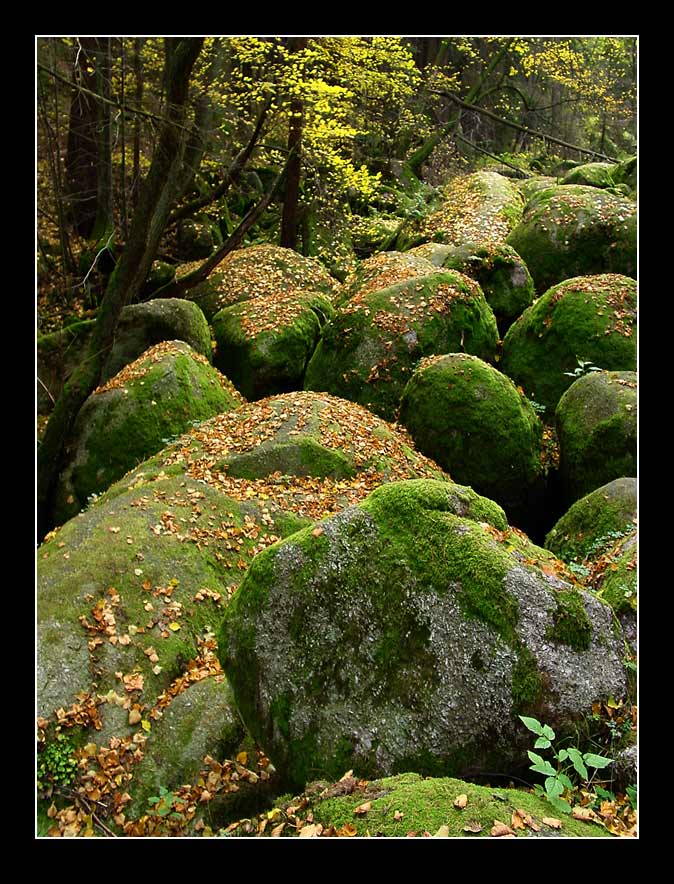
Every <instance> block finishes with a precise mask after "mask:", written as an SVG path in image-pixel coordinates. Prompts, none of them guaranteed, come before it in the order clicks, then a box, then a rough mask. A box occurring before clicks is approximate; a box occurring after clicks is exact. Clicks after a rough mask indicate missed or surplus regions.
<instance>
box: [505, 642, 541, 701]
mask: <svg viewBox="0 0 674 884" xmlns="http://www.w3.org/2000/svg"><path fill="white" fill-rule="evenodd" d="M542 694H543V677H542V675H541V672H540V669H539V668H538V664H537V662H536V659H535V658H534V655H533V654H532V653H531V651H530V650H529V649H528V648H527V647H525V646H524V645H520V647H519V649H518V653H517V663H516V665H515V668H514V669H513V676H512V698H513V713H514V714H515V715H531V714H532V713H533V712H534V711H536V710H537V709H538V708H539V705H540V701H541V697H542Z"/></svg>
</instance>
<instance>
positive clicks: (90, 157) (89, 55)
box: [66, 37, 99, 239]
mask: <svg viewBox="0 0 674 884" xmlns="http://www.w3.org/2000/svg"><path fill="white" fill-rule="evenodd" d="M98 44H99V39H98V37H80V38H78V40H77V46H76V55H75V69H74V73H73V79H74V80H75V82H76V83H77V84H78V85H80V86H84V87H85V88H86V89H89V90H90V91H91V92H95V91H96V85H97V83H96V79H97V76H96V67H97V58H96V56H97V50H98ZM96 105H97V102H96V101H95V99H94V98H92V97H91V96H90V95H87V94H86V93H84V92H80V91H79V90H77V89H75V90H73V96H72V100H71V103H70V124H69V128H68V151H67V156H66V189H67V193H68V197H69V201H70V215H71V218H72V221H73V225H74V227H75V230H76V231H77V232H78V233H79V234H80V235H81V236H84V237H85V238H87V239H88V238H89V236H90V235H91V231H92V230H93V227H94V222H95V220H96V193H97V184H98V139H97V137H96V122H97V106H96Z"/></svg>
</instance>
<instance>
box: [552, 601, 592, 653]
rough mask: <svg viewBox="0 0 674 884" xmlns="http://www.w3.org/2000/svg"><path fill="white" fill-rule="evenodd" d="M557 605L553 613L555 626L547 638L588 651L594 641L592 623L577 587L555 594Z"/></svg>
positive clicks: (575, 648)
mask: <svg viewBox="0 0 674 884" xmlns="http://www.w3.org/2000/svg"><path fill="white" fill-rule="evenodd" d="M555 601H556V603H557V607H556V609H555V611H554V613H553V615H552V618H553V626H552V627H551V628H550V630H549V631H548V632H547V633H546V638H549V639H552V640H553V641H556V642H561V643H562V644H565V645H568V646H569V647H570V648H573V649H574V650H576V651H586V650H587V649H588V648H589V647H590V642H591V641H592V624H591V623H590V618H589V617H588V616H587V612H586V610H585V607H584V605H583V599H582V596H581V595H580V593H579V592H578V591H577V590H575V589H568V590H560V591H558V592H557V593H556V594H555Z"/></svg>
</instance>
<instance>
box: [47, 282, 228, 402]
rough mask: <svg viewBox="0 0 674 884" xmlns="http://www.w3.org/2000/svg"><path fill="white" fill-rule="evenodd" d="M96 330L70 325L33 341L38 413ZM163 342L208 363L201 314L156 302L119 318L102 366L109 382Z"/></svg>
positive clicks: (88, 324)
mask: <svg viewBox="0 0 674 884" xmlns="http://www.w3.org/2000/svg"><path fill="white" fill-rule="evenodd" d="M95 325H96V320H95V319H89V320H84V321H82V322H77V323H74V324H73V325H70V326H68V327H67V328H64V329H62V330H61V331H58V332H53V333H51V334H48V335H42V336H40V337H39V338H38V341H37V366H38V368H37V373H38V377H39V379H40V381H38V398H37V401H38V412H39V413H40V414H47V413H49V412H50V411H51V409H52V408H53V404H54V403H53V400H56V399H57V398H58V397H59V396H60V394H61V391H62V390H63V385H64V383H65V381H66V380H67V378H68V377H69V376H70V374H71V373H72V371H73V370H74V369H75V368H76V367H77V365H79V363H80V362H81V360H82V358H83V354H84V353H85V351H86V348H87V346H88V345H89V341H90V340H91V336H92V335H93V333H94V327H95ZM162 341H185V343H187V344H189V345H190V347H192V349H193V350H195V351H196V352H197V353H201V354H202V356H205V357H206V358H207V359H208V360H209V361H210V360H211V359H212V353H211V333H210V330H209V328H208V323H207V322H206V318H205V316H204V314H203V313H202V311H201V310H200V309H199V308H198V307H197V306H196V304H192V303H191V302H190V301H184V300H182V299H181V298H155V299H153V300H151V301H147V302H145V303H143V304H131V305H129V306H128V307H125V308H124V309H123V310H122V312H121V315H120V318H119V323H118V325H117V329H116V331H115V339H114V341H113V345H112V350H111V351H110V355H109V357H108V359H107V360H106V362H105V365H104V366H103V371H102V380H103V381H107V380H109V379H110V378H111V377H113V376H114V375H116V374H117V372H118V371H121V369H122V368H124V366H125V365H128V364H129V363H130V362H133V361H134V359H137V358H138V357H139V356H141V355H142V354H143V353H144V352H145V351H146V350H148V349H149V348H150V347H152V346H154V345H155V344H160V343H161V342H162Z"/></svg>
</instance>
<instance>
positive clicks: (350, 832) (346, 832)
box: [337, 823, 358, 838]
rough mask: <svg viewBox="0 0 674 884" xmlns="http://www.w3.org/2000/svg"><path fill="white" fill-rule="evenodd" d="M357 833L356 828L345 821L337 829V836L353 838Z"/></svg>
mask: <svg viewBox="0 0 674 884" xmlns="http://www.w3.org/2000/svg"><path fill="white" fill-rule="evenodd" d="M357 834H358V829H357V828H356V827H355V826H354V825H353V824H352V823H346V824H345V825H343V826H342V828H341V829H337V837H338V838H353V837H354V835H357Z"/></svg>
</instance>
